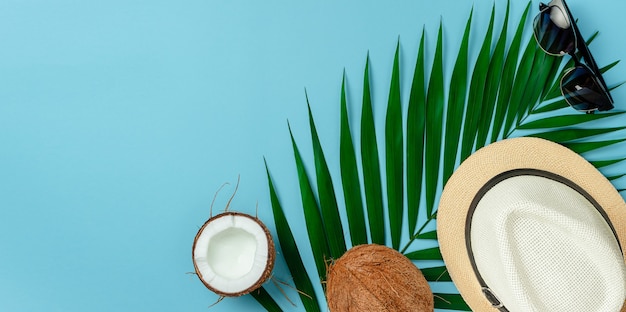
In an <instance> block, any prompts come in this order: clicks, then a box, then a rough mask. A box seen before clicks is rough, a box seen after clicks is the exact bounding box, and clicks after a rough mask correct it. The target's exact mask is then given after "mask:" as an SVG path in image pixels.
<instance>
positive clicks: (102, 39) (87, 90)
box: [0, 0, 626, 311]
mask: <svg viewBox="0 0 626 312" xmlns="http://www.w3.org/2000/svg"><path fill="white" fill-rule="evenodd" d="M511 2H512V6H511V9H512V13H511V15H512V20H513V21H517V20H519V17H520V15H521V12H522V11H523V9H524V7H525V6H526V4H527V2H526V1H518V0H512V1H511ZM568 3H569V6H570V8H571V9H572V11H573V13H574V15H575V16H576V17H577V18H578V19H579V23H578V25H579V27H580V28H581V30H582V32H583V34H585V35H590V34H591V33H592V32H593V31H594V30H600V36H599V37H598V38H597V39H596V41H595V42H594V44H593V45H592V47H591V50H592V52H593V53H594V56H595V57H596V59H597V60H598V62H599V63H600V65H601V66H602V65H606V64H608V63H610V62H612V61H614V60H618V59H626V52H625V51H626V46H625V45H624V42H626V41H625V40H624V33H623V29H624V28H626V20H625V19H624V16H623V12H626V2H623V1H617V0H612V1H611V0H599V1H574V0H571V1H569V2H568ZM493 4H494V2H492V1H475V2H474V3H472V2H471V1H462V0H441V1H416V0H412V1H407V0H403V1H374V0H359V1H356V0H344V1H300V2H297V1H276V0H267V1H238V0H233V1H221V0H186V1H156V0H150V1H147V0H146V1H141V0H131V1H126V0H125V1H119V0H110V1H78V0H76V1H70V0H60V1H41V0H39V1H35V0H33V1H28V0H2V1H1V2H0V311H207V306H209V305H210V304H212V303H213V302H215V301H216V300H217V296H216V295H215V294H213V293H211V292H210V291H208V290H207V289H205V288H204V286H203V285H202V284H201V283H200V281H199V280H198V279H197V278H196V277H195V276H194V275H190V274H186V273H187V272H191V271H193V265H192V262H191V245H192V241H193V238H194V236H195V234H196V232H197V230H198V228H199V226H201V225H202V224H203V223H204V221H205V220H206V219H207V218H208V216H209V208H210V204H211V201H212V199H213V195H214V194H215V191H217V189H218V188H219V187H220V186H221V185H222V184H223V183H225V182H230V183H231V184H230V186H228V187H226V188H224V190H223V191H222V192H221V193H220V194H219V195H218V196H217V199H216V202H215V207H214V210H215V211H219V210H220V209H223V208H224V206H225V204H226V201H227V200H228V197H229V196H230V194H231V193H232V191H233V189H234V182H235V181H236V180H237V176H238V175H241V184H240V187H239V191H238V193H237V195H236V196H235V199H234V200H233V203H232V209H233V210H237V211H241V212H247V213H250V214H254V213H255V206H256V204H257V203H258V215H259V217H260V218H261V219H263V220H264V221H265V223H266V224H267V226H268V227H269V228H270V229H271V230H272V232H274V231H275V228H274V224H273V221H272V217H271V208H270V203H269V193H268V187H267V180H266V175H265V167H264V163H263V159H264V157H265V158H266V159H267V163H268V165H269V167H270V170H271V173H272V176H273V178H274V181H275V182H276V184H277V188H278V191H279V196H280V198H281V201H282V203H283V206H284V207H285V209H286V210H287V211H286V213H287V217H288V218H289V221H290V222H291V224H292V230H293V231H294V234H295V236H296V238H297V240H298V241H299V242H300V243H304V245H303V246H305V247H306V246H308V245H307V243H306V242H307V234H306V231H305V228H304V226H303V222H304V221H303V216H302V215H301V212H299V208H298V207H300V199H299V191H298V189H297V183H296V181H297V176H296V170H295V165H294V161H293V152H292V149H291V142H290V139H289V132H288V128H287V121H289V123H290V124H291V127H292V130H293V133H294V136H295V138H296V140H297V141H298V144H299V146H300V148H301V151H302V153H303V155H304V157H305V162H307V164H309V165H308V167H309V168H311V167H312V154H311V147H310V136H309V129H308V119H307V118H308V116H307V110H306V101H305V88H306V92H307V93H308V96H309V99H310V102H311V108H312V111H313V114H314V116H315V118H316V121H317V127H318V132H319V135H320V138H321V140H322V144H323V145H324V148H325V151H326V156H327V159H328V161H329V166H330V167H331V172H332V173H333V175H334V176H335V177H336V176H337V174H338V172H339V169H338V159H337V156H336V155H338V154H337V151H338V142H339V140H338V133H339V106H338V103H339V95H340V86H341V79H342V74H343V71H344V70H345V72H346V77H347V83H348V98H349V109H350V110H351V111H352V113H351V121H352V122H353V124H355V125H356V124H358V123H357V121H358V116H359V115H360V113H359V107H360V94H361V90H362V89H361V88H362V75H363V70H364V66H365V58H366V55H367V53H369V55H370V59H371V76H372V88H373V91H372V92H373V97H374V101H375V103H379V104H378V106H377V107H375V108H374V111H375V115H376V116H377V117H376V118H377V123H379V126H378V129H379V130H381V129H382V128H383V127H382V126H380V125H382V123H383V122H384V110H383V108H382V107H384V103H386V97H387V92H388V88H389V87H388V86H389V77H390V73H391V65H392V61H393V53H394V50H395V47H396V44H397V42H398V40H400V55H401V67H402V78H403V82H402V89H403V94H404V95H405V96H404V97H403V103H404V104H403V105H406V101H405V100H406V99H407V96H406V94H408V85H409V81H410V77H411V76H412V70H413V66H414V60H415V55H416V54H417V53H416V51H417V45H418V40H419V36H420V34H421V31H422V28H424V29H425V31H426V42H427V46H426V49H427V54H426V57H427V64H430V60H431V59H432V55H433V50H434V43H435V39H436V31H437V27H438V26H439V22H440V21H443V24H444V45H445V47H444V48H445V49H446V50H445V55H444V57H445V67H444V70H445V71H446V75H447V76H446V77H448V78H449V73H450V72H451V70H452V65H453V61H454V58H455V53H456V51H458V45H459V41H460V38H461V36H462V32H463V29H464V25H465V22H466V20H467V17H468V16H469V12H470V10H471V9H472V7H473V8H474V24H473V27H474V28H473V33H472V34H474V35H475V37H473V39H472V41H471V44H470V50H471V52H470V57H471V58H472V59H474V58H475V57H476V55H477V53H478V50H479V48H480V47H479V45H480V42H481V41H482V36H483V35H484V31H485V29H486V26H487V23H488V20H489V15H490V11H491V7H492V5H493ZM495 4H496V10H497V15H496V25H501V22H502V18H503V14H504V8H505V6H506V2H505V1H502V0H496V1H495ZM536 11H537V2H533V4H532V9H531V18H532V16H534V14H535V13H536ZM528 26H530V24H528ZM497 27H499V26H497ZM530 35H531V34H530V32H529V31H527V32H526V34H525V36H526V38H528V37H529V36H530ZM624 68H625V67H624V64H619V65H618V66H617V67H616V68H615V69H613V70H612V71H610V72H609V73H608V74H607V75H606V76H605V78H606V80H607V81H608V83H609V85H614V84H616V83H618V82H621V81H623V80H624V79H625V77H626V76H625V75H624V74H623V73H624ZM613 96H614V98H615V100H616V107H617V109H619V110H624V109H626V88H620V89H617V90H616V91H614V92H613ZM375 105H376V104H375ZM381 105H382V106H381ZM381 134H382V133H381ZM623 148H624V145H623V144H621V145H618V146H617V147H613V148H612V149H607V150H608V151H611V150H613V151H615V150H623ZM621 166H624V164H621ZM622 171H623V170H622ZM616 183H617V184H618V186H620V185H621V188H623V187H624V184H626V183H624V181H623V179H621V180H617V182H616ZM620 183H621V184H620ZM301 251H302V252H303V255H304V256H305V257H307V256H309V255H310V251H309V250H308V248H302V247H301ZM308 265H309V266H313V264H312V262H309V263H308ZM275 277H277V278H279V279H281V280H284V281H287V282H289V281H290V277H289V275H288V273H287V271H286V267H285V263H284V260H283V259H282V258H281V259H279V260H278V262H277V265H276V271H275ZM268 288H269V290H270V292H272V293H273V294H275V295H277V297H280V293H279V292H278V291H277V289H276V287H275V286H273V285H268ZM448 288H449V287H448ZM439 290H441V289H439ZM448 290H449V289H448ZM286 292H287V294H288V295H289V296H290V298H291V299H294V300H297V294H296V293H295V292H294V291H293V290H289V289H287V290H286ZM279 303H280V304H281V305H282V306H283V307H284V308H285V309H287V310H290V309H295V308H291V307H290V305H289V304H288V303H287V302H286V301H285V300H284V299H281V300H279ZM260 309H261V307H260V306H259V305H258V304H257V303H256V302H255V301H254V300H253V299H252V298H251V297H249V296H245V297H242V298H236V299H232V298H229V299H226V300H224V301H223V302H221V303H220V304H218V305H217V306H215V307H213V308H212V309H211V311H242V310H252V311H254V310H260Z"/></svg>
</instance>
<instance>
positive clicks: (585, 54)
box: [563, 1, 613, 102]
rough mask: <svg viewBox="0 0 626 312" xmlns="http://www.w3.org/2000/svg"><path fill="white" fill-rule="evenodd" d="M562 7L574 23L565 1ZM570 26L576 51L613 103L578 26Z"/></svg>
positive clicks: (573, 24) (574, 24)
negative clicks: (573, 34) (574, 38)
mask: <svg viewBox="0 0 626 312" xmlns="http://www.w3.org/2000/svg"><path fill="white" fill-rule="evenodd" d="M563 5H564V6H565V10H566V11H567V15H568V17H569V20H570V21H574V17H573V16H572V12H571V11H570V10H569V7H568V6H567V4H566V3H565V1H563ZM571 24H572V28H573V29H574V32H575V34H576V41H577V42H576V45H577V46H578V51H580V54H581V56H582V58H584V59H585V61H587V65H588V66H589V67H590V68H591V70H593V71H594V72H595V73H596V76H597V78H598V80H599V81H600V83H601V84H602V87H603V88H604V90H605V91H606V94H607V95H608V96H609V99H610V100H611V102H613V96H611V93H610V92H609V87H608V86H607V85H606V82H605V81H604V78H603V77H602V73H601V72H600V68H599V67H598V63H596V60H595V59H594V58H593V56H592V55H591V51H589V47H588V46H587V43H586V42H585V40H584V39H583V36H582V34H581V33H580V30H579V29H578V26H577V25H576V23H574V22H572V23H571Z"/></svg>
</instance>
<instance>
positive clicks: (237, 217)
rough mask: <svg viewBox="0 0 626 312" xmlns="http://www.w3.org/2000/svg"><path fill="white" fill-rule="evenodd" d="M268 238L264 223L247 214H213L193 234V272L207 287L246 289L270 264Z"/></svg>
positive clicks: (252, 286) (234, 292)
mask: <svg viewBox="0 0 626 312" xmlns="http://www.w3.org/2000/svg"><path fill="white" fill-rule="evenodd" d="M269 239H271V238H269V235H268V234H267V232H266V229H265V228H264V226H262V225H261V224H260V223H259V222H258V220H257V219H254V218H252V217H250V216H248V215H244V214H238V213H226V214H222V215H218V216H215V217H214V218H212V219H210V220H209V221H207V223H205V225H204V226H203V227H202V228H201V229H200V231H199V232H198V235H197V236H196V242H195V244H194V249H193V261H194V264H195V266H196V272H197V273H198V276H199V277H200V279H201V280H202V281H203V282H204V284H205V285H206V286H207V287H209V288H210V289H211V290H213V291H215V292H217V293H220V294H222V295H233V296H237V295H241V294H245V293H247V292H250V291H251V290H253V289H255V288H257V287H258V286H260V285H257V284H259V282H262V281H261V279H263V278H264V275H267V273H266V271H267V270H268V267H269V269H270V270H271V267H272V266H273V252H274V250H273V249H274V248H273V243H272V242H269V241H268V240H269ZM270 245H271V246H270ZM270 249H271V250H270ZM255 286H256V287H255Z"/></svg>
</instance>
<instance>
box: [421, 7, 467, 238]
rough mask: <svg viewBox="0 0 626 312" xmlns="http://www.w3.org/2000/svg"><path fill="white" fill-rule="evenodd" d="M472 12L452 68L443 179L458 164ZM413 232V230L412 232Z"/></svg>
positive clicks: (446, 178) (444, 179)
mask: <svg viewBox="0 0 626 312" xmlns="http://www.w3.org/2000/svg"><path fill="white" fill-rule="evenodd" d="M473 13H474V10H473V9H472V12H470V16H469V18H468V19H467V24H466V25H465V32H464V33H463V39H462V40H461V47H460V49H459V54H458V56H457V58H456V62H455V64H454V69H453V70H452V78H451V79H450V92H449V95H448V111H447V112H446V119H447V122H446V139H445V142H444V151H445V154H444V158H443V181H444V182H445V181H448V178H450V176H451V175H452V172H453V170H454V167H455V165H456V158H457V150H458V144H459V138H460V137H461V125H462V123H463V110H464V109H465V99H466V93H467V71H468V70H467V58H468V56H467V54H468V50H469V35H470V30H471V25H472V15H473ZM411 233H413V231H412V232H411Z"/></svg>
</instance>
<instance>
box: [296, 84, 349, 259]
mask: <svg viewBox="0 0 626 312" xmlns="http://www.w3.org/2000/svg"><path fill="white" fill-rule="evenodd" d="M306 102H307V107H308V108H309V126H310V128H311V138H312V141H313V156H314V159H315V176H316V177H317V192H318V195H319V203H320V211H321V213H322V218H323V225H324V233H326V237H331V238H332V239H328V240H327V242H328V247H329V249H330V255H329V256H330V257H331V258H333V259H337V258H339V257H341V255H343V253H344V252H346V242H345V239H344V235H343V226H342V225H341V219H340V218H339V208H338V207H337V198H336V196H335V189H334V187H333V180H332V179H331V177H330V171H329V170H328V165H327V164H326V157H324V151H322V145H321V143H320V140H319V137H318V135H317V129H316V128H315V121H313V113H312V112H311V105H310V104H309V98H308V96H307V100H306Z"/></svg>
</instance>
